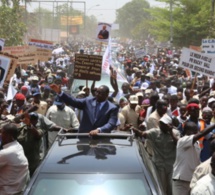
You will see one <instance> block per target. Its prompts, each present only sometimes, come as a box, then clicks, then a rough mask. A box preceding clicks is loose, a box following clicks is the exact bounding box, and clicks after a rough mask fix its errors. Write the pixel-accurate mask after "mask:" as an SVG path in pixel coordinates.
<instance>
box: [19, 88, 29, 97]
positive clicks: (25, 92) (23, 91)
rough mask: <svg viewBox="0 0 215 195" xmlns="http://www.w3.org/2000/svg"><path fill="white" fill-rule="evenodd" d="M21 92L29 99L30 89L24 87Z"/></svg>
mask: <svg viewBox="0 0 215 195" xmlns="http://www.w3.org/2000/svg"><path fill="white" fill-rule="evenodd" d="M20 92H21V93H22V94H23V95H24V96H25V97H27V96H28V95H29V92H28V87H27V86H22V87H21V90H20Z"/></svg>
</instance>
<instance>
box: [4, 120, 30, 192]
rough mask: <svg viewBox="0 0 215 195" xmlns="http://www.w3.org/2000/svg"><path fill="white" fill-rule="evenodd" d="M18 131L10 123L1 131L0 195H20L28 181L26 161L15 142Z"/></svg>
mask: <svg viewBox="0 0 215 195" xmlns="http://www.w3.org/2000/svg"><path fill="white" fill-rule="evenodd" d="M17 132H18V129H17V127H16V125H14V124H12V123H10V124H6V125H4V126H3V128H2V129H1V137H2V146H3V148H2V149H1V150H0V173H1V175H0V194H1V195H6V194H22V193H23V191H24V188H25V186H26V184H27V182H28V180H29V171H28V160H27V158H26V156H25V154H24V151H23V148H22V146H21V145H20V144H19V142H18V141H17Z"/></svg>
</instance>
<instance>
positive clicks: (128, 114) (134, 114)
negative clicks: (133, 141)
mask: <svg viewBox="0 0 215 195" xmlns="http://www.w3.org/2000/svg"><path fill="white" fill-rule="evenodd" d="M137 105H138V97H137V96H136V95H131V96H130V97H129V104H128V105H126V106H125V107H124V108H123V109H122V111H121V113H122V114H123V116H124V118H125V127H124V130H129V128H131V127H132V126H133V127H135V128H138V126H139V125H138V118H139V113H138V111H136V107H137Z"/></svg>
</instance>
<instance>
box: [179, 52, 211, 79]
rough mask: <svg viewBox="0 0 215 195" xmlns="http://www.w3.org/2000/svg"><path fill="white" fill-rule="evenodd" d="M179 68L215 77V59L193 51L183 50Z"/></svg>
mask: <svg viewBox="0 0 215 195" xmlns="http://www.w3.org/2000/svg"><path fill="white" fill-rule="evenodd" d="M179 66H180V67H182V68H185V69H189V70H190V71H193V72H196V73H200V74H203V75H206V76H209V77H215V58H212V57H211V56H208V55H206V54H203V53H200V52H198V51H195V50H192V49H188V48H183V49H182V54H181V58H180V62H179Z"/></svg>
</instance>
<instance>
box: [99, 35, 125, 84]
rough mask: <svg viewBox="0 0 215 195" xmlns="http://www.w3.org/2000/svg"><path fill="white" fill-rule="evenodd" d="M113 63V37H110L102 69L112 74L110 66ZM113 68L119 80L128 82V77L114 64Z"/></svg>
mask: <svg viewBox="0 0 215 195" xmlns="http://www.w3.org/2000/svg"><path fill="white" fill-rule="evenodd" d="M111 65H112V57H111V38H109V42H108V45H107V48H106V50H105V53H104V55H103V59H102V71H103V72H105V73H107V74H108V75H110V66H111ZM112 68H113V69H114V70H115V71H116V73H117V81H122V82H128V81H127V79H126V78H125V77H124V76H123V75H122V74H121V73H120V72H119V71H118V69H117V68H115V67H114V66H112Z"/></svg>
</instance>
